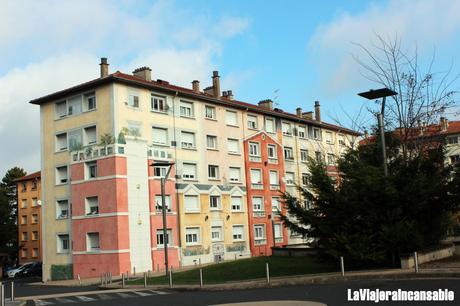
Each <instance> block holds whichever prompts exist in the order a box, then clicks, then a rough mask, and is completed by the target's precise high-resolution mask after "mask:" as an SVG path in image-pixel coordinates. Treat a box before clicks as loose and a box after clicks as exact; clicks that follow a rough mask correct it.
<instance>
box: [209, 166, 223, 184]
mask: <svg viewBox="0 0 460 306" xmlns="http://www.w3.org/2000/svg"><path fill="white" fill-rule="evenodd" d="M211 169H213V170H212V171H214V172H215V173H214V174H215V175H214V176H211V175H210V174H211V173H210V172H211ZM219 172H220V171H219V165H215V164H210V165H208V179H210V180H220V176H219Z"/></svg>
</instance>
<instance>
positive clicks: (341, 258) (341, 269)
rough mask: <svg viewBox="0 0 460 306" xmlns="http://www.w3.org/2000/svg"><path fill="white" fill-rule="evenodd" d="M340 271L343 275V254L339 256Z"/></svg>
mask: <svg viewBox="0 0 460 306" xmlns="http://www.w3.org/2000/svg"><path fill="white" fill-rule="evenodd" d="M340 271H341V272H342V276H345V264H344V263H343V256H340Z"/></svg>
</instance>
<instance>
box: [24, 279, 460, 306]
mask: <svg viewBox="0 0 460 306" xmlns="http://www.w3.org/2000/svg"><path fill="white" fill-rule="evenodd" d="M26 287H27V286H25V287H24V289H25V288H26ZM349 288H350V289H360V288H369V289H381V290H397V289H402V290H437V289H449V290H452V291H454V293H455V298H456V301H454V302H444V303H440V302H436V303H434V302H432V303H429V302H423V303H421V302H406V303H403V302H393V303H386V302H385V303H383V302H381V303H378V305H459V301H460V279H457V278H451V279H418V280H375V281H371V280H360V281H348V282H339V283H335V284H312V285H302V286H290V287H275V288H260V289H248V290H235V291H206V290H203V291H184V292H177V291H168V290H164V291H155V290H141V291H138V292H124V293H113V292H107V293H102V294H95V295H89V294H88V295H78V293H76V294H75V296H73V297H65V298H58V299H56V298H51V299H40V300H35V301H28V302H27V305H37V306H41V305H67V304H69V306H74V305H75V306H76V305H82V306H92V305H103V306H104V305H107V306H109V305H110V306H112V305H122V306H131V305H133V306H134V305H168V306H174V305H190V306H193V305H197V306H198V305H217V304H224V303H238V302H249V301H270V300H272V301H280V300H300V301H314V302H320V303H324V304H327V305H339V306H340V305H359V306H361V305H376V303H374V302H347V289H349ZM43 289H44V290H46V288H43ZM67 290H69V288H67ZM78 290H80V288H78ZM34 294H36V293H34ZM46 294H49V291H47V292H46ZM275 304H276V303H275Z"/></svg>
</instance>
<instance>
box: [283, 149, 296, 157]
mask: <svg viewBox="0 0 460 306" xmlns="http://www.w3.org/2000/svg"><path fill="white" fill-rule="evenodd" d="M284 159H285V160H294V152H293V151H292V148H291V147H284Z"/></svg>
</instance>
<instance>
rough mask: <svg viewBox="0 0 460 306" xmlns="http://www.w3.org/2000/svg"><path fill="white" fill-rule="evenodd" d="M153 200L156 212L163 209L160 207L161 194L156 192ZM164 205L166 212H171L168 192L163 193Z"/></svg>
mask: <svg viewBox="0 0 460 306" xmlns="http://www.w3.org/2000/svg"><path fill="white" fill-rule="evenodd" d="M154 201H155V211H156V212H157V213H159V212H162V211H163V207H162V200H161V194H156V195H155V197H154ZM165 206H166V212H171V211H172V209H171V195H170V194H165Z"/></svg>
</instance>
